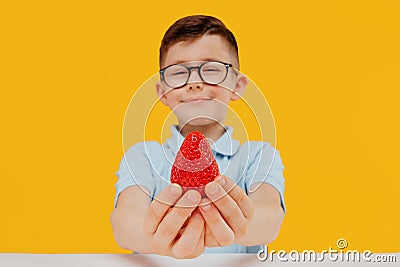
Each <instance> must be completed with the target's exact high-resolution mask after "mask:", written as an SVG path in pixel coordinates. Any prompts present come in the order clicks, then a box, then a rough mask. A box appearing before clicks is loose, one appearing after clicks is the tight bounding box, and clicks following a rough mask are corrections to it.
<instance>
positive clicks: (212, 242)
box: [204, 224, 219, 248]
mask: <svg viewBox="0 0 400 267" xmlns="http://www.w3.org/2000/svg"><path fill="white" fill-rule="evenodd" d="M205 231H206V232H205V237H204V245H205V246H206V247H209V248H212V247H219V244H218V242H217V240H216V239H215V237H214V235H213V233H212V232H211V229H210V227H209V226H208V224H206V228H205Z"/></svg>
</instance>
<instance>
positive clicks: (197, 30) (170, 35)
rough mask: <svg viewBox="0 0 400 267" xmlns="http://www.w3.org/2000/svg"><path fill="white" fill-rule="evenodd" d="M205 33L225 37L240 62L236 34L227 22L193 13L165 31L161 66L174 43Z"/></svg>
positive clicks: (161, 47) (162, 42)
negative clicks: (226, 24) (227, 25)
mask: <svg viewBox="0 0 400 267" xmlns="http://www.w3.org/2000/svg"><path fill="white" fill-rule="evenodd" d="M205 34H215V35H219V36H221V37H222V38H224V39H225V40H226V41H227V42H228V44H229V45H230V46H231V48H232V51H233V52H234V54H235V56H236V59H237V63H238V64H239V56H238V46H237V43H236V39H235V36H234V35H233V33H232V32H231V31H230V30H229V29H228V28H227V27H226V26H225V24H224V23H223V22H222V21H220V20H219V19H217V18H215V17H212V16H205V15H193V16H187V17H184V18H181V19H179V20H177V21H175V23H174V24H172V25H171V26H170V27H169V28H168V30H167V31H166V32H165V34H164V38H163V39H162V41H161V46H160V58H159V64H160V67H161V66H162V64H163V60H164V56H165V54H166V53H167V52H168V49H169V48H170V47H171V46H172V45H174V44H175V43H178V42H181V41H188V40H195V39H197V38H200V37H202V36H203V35H205ZM237 67H239V66H237Z"/></svg>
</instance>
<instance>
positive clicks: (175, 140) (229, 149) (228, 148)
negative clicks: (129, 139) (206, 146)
mask: <svg viewBox="0 0 400 267" xmlns="http://www.w3.org/2000/svg"><path fill="white" fill-rule="evenodd" d="M225 130H226V131H225V133H224V134H223V135H222V136H221V137H220V138H219V139H218V140H217V141H216V142H214V143H212V144H210V146H211V150H212V151H213V152H215V153H217V154H221V155H224V156H233V155H234V154H235V153H236V152H237V150H238V149H239V146H240V142H239V141H238V140H234V139H233V137H232V133H233V128H232V127H231V126H227V127H225ZM171 133H172V137H171V138H169V139H168V140H167V144H168V145H169V147H170V148H171V149H173V150H174V154H176V153H177V152H178V150H179V148H180V147H181V145H182V143H183V140H184V139H185V138H184V137H183V136H182V135H181V133H180V132H179V130H178V126H177V125H172V126H171Z"/></svg>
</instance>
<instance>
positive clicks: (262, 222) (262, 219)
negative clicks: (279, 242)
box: [236, 203, 284, 246]
mask: <svg viewBox="0 0 400 267" xmlns="http://www.w3.org/2000/svg"><path fill="white" fill-rule="evenodd" d="M283 217H284V213H283V210H282V208H281V207H280V206H277V205H273V204H267V203H260V204H254V216H253V217H252V218H250V219H249V221H248V227H247V233H246V234H245V235H243V236H242V237H241V238H239V239H238V240H236V243H238V244H240V245H243V246H254V245H261V244H269V243H271V242H272V241H274V239H275V238H276V237H277V235H278V233H279V229H280V227H281V224H282V221H283Z"/></svg>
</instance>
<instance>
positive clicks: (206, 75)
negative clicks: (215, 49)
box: [200, 62, 227, 84]
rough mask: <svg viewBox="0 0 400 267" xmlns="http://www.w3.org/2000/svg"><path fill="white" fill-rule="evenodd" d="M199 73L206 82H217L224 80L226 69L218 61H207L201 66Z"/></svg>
mask: <svg viewBox="0 0 400 267" xmlns="http://www.w3.org/2000/svg"><path fill="white" fill-rule="evenodd" d="M200 73H201V77H202V78H203V80H204V81H205V82H206V83H210V84H219V83H221V82H223V81H224V80H225V77H226V74H227V69H226V67H225V65H224V64H222V63H220V62H207V63H205V64H204V65H203V66H202V67H201V69H200Z"/></svg>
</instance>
